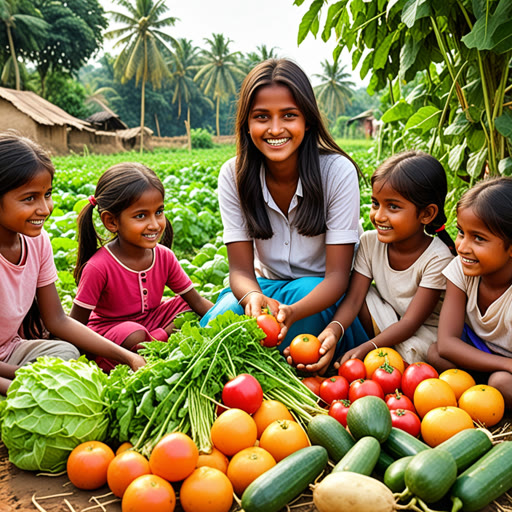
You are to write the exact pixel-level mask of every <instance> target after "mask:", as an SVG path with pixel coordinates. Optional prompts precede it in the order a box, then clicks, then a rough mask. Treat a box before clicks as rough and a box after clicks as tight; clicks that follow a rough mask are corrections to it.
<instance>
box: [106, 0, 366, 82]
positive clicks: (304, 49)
mask: <svg viewBox="0 0 512 512" xmlns="http://www.w3.org/2000/svg"><path fill="white" fill-rule="evenodd" d="M100 3H101V4H102V6H103V8H104V9H105V10H106V11H109V10H117V11H120V12H125V11H124V10H123V8H122V7H120V6H119V5H117V4H116V3H115V1H113V0H100ZM167 5H168V7H169V15H170V16H174V17H176V18H179V21H177V22H176V24H175V26H174V27H172V28H171V29H170V31H171V34H172V35H173V36H174V37H176V38H179V37H185V38H187V39H192V41H193V42H194V44H195V45H196V46H199V47H200V48H205V43H204V38H206V37H208V38H211V35H212V34H213V33H221V34H224V35H225V36H226V37H229V38H230V39H231V40H232V41H233V42H232V44H231V46H230V48H231V49H232V50H233V51H236V50H238V51H241V52H243V53H247V52H251V51H255V50H256V47H257V46H259V45H262V44H266V45H267V47H268V48H271V47H275V48H276V49H277V52H278V55H279V56H280V57H288V58H291V59H293V60H294V61H295V62H297V63H298V64H299V65H300V66H301V67H302V68H303V69H304V71H305V72H306V73H307V74H308V76H309V77H310V79H311V81H312V82H313V84H315V83H318V79H315V77H314V76H313V75H314V74H315V73H318V74H319V73H321V72H322V66H321V64H320V63H321V62H322V61H324V60H326V59H327V60H329V61H332V51H333V49H334V47H335V41H334V36H333V37H331V39H330V40H329V41H328V42H327V43H324V42H323V41H322V39H321V38H320V36H318V38H317V39H315V38H314V37H313V36H312V34H309V35H308V36H307V38H306V39H305V41H303V42H302V43H301V45H300V46H298V45H297V34H298V29H299V24H300V21H301V19H302V16H303V15H304V13H305V12H307V10H308V8H309V6H310V5H311V1H310V0H306V1H305V2H304V4H303V5H301V6H300V7H297V6H296V5H293V0H252V1H249V0H181V1H176V0H167ZM104 47H105V49H106V50H108V51H111V52H113V53H114V54H115V53H116V52H117V51H118V50H116V49H112V43H111V42H110V41H106V42H105V46H104ZM341 59H342V63H343V64H346V66H347V67H346V71H347V72H350V73H352V65H351V59H350V55H349V54H348V52H343V53H342V56H341ZM352 81H353V82H355V83H356V85H357V86H361V85H362V81H361V80H360V78H359V74H358V73H357V72H356V73H353V78H352ZM365 85H366V84H365Z"/></svg>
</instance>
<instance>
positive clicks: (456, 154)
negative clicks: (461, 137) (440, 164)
mask: <svg viewBox="0 0 512 512" xmlns="http://www.w3.org/2000/svg"><path fill="white" fill-rule="evenodd" d="M465 149H466V141H464V142H462V144H457V145H456V146H454V147H453V148H451V150H450V153H449V155H448V167H449V168H450V170H451V171H453V172H457V171H458V170H459V169H460V166H461V164H462V162H463V160H464V150H465Z"/></svg>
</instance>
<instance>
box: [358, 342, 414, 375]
mask: <svg viewBox="0 0 512 512" xmlns="http://www.w3.org/2000/svg"><path fill="white" fill-rule="evenodd" d="M386 362H387V363H389V364H390V365H391V366H392V367H393V368H396V369H397V370H398V371H399V372H400V373H404V360H403V359H402V356H401V355H400V354H399V353H398V352H397V351H396V350H395V349H392V348H389V347H379V348H375V349H373V350H370V352H368V354H366V356H365V358H364V360H363V363H364V366H365V368H366V378H367V379H371V378H372V375H373V372H374V371H375V370H376V369H377V368H378V367H379V366H381V365H383V364H384V363H386Z"/></svg>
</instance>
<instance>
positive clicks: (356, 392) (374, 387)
mask: <svg viewBox="0 0 512 512" xmlns="http://www.w3.org/2000/svg"><path fill="white" fill-rule="evenodd" d="M367 395H373V396H378V397H379V398H382V400H384V392H383V391H382V388H381V386H380V384H379V383H378V382H375V381H374V380H371V379H359V380H355V381H354V382H352V384H350V389H349V390H348V399H349V400H350V401H351V402H352V403H354V402H355V401H356V400H357V399H358V398H361V397H362V396H367Z"/></svg>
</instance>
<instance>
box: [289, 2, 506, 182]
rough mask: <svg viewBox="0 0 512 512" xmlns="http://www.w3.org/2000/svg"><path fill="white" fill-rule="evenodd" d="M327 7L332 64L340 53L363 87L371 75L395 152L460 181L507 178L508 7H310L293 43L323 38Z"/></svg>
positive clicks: (314, 4)
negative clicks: (436, 163) (411, 153)
mask: <svg viewBox="0 0 512 512" xmlns="http://www.w3.org/2000/svg"><path fill="white" fill-rule="evenodd" d="M302 3H304V0H295V4H297V5H301V4H302ZM326 4H330V5H329V9H328V12H327V17H326V21H325V24H324V27H323V29H322V31H321V36H322V38H323V39H324V40H325V41H327V40H328V39H329V38H330V37H331V35H332V34H333V33H334V34H335V37H336V39H337V47H336V49H335V50H334V57H335V58H337V56H338V55H339V54H340V52H341V49H342V48H344V47H346V48H347V49H348V50H349V51H351V53H352V67H353V69H355V68H356V67H357V66H358V65H359V66H360V74H361V78H364V77H366V75H367V74H368V73H370V76H371V77H370V83H369V86H368V91H369V92H370V93H373V92H376V91H379V90H382V89H384V88H386V87H387V88H388V89H389V101H390V104H391V108H389V109H388V110H387V112H385V113H384V115H383V116H382V120H383V121H384V122H385V123H386V124H387V126H385V129H384V131H383V135H384V137H387V140H388V142H389V143H390V145H391V146H392V149H393V150H399V149H402V148H410V147H420V148H423V149H426V150H427V151H429V152H431V153H432V154H434V155H435V156H437V157H438V158H439V159H440V160H441V161H442V162H443V163H444V165H445V167H446V168H447V169H449V170H451V171H452V172H453V173H454V174H455V175H457V176H460V177H461V178H462V179H463V180H464V181H465V182H469V181H472V180H475V179H479V178H481V177H482V176H483V175H484V173H486V172H488V173H489V174H494V175H496V174H512V158H511V152H512V151H511V150H512V111H511V109H510V107H511V105H512V101H511V99H512V98H511V92H512V80H511V76H510V65H511V56H512V35H511V34H512V3H511V2H510V1H509V0H488V1H486V2H484V1H482V0H447V1H446V0H445V1H441V0H434V1H428V0H379V1H375V2H366V1H363V0H341V1H338V2H335V3H332V2H328V1H326V0H313V2H312V3H311V5H310V8H309V10H308V12H307V13H306V14H305V15H304V17H303V19H302V22H301V25H300V28H299V36H298V41H299V43H300V42H301V41H302V40H303V39H304V38H305V37H306V35H307V34H308V32H312V33H313V34H314V35H315V36H316V35H317V34H318V33H319V32H320V14H321V11H322V8H323V7H325V6H326ZM418 73H420V74H421V75H422V79H421V80H420V81H419V83H418V85H417V87H416V88H414V89H413V90H412V91H411V92H410V94H409V95H408V96H406V97H405V96H404V95H403V94H402V86H403V84H404V83H408V82H411V81H413V80H414V79H415V77H416V76H417V74H418Z"/></svg>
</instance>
